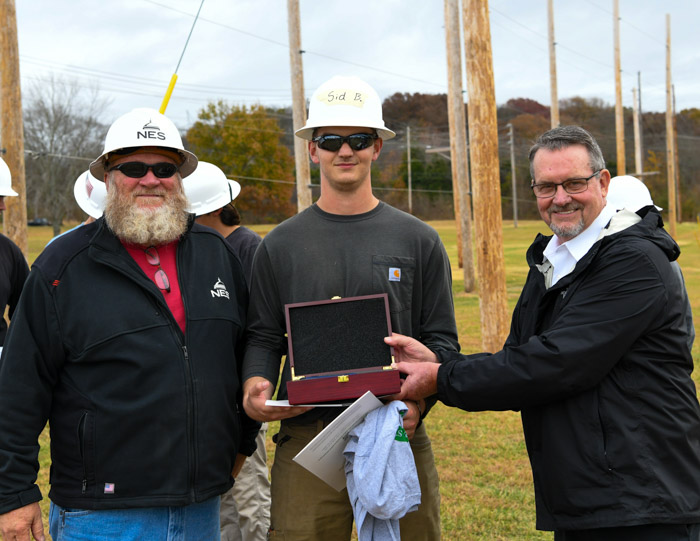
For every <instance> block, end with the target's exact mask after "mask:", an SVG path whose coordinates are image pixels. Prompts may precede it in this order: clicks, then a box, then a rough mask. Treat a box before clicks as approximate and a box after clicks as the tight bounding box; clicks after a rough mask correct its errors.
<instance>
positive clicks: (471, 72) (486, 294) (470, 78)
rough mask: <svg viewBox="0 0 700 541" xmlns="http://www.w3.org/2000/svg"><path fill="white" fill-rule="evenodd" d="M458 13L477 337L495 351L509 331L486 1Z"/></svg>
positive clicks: (469, 0)
mask: <svg viewBox="0 0 700 541" xmlns="http://www.w3.org/2000/svg"><path fill="white" fill-rule="evenodd" d="M462 18H463V20H464V40H465V44H464V51H465V54H466V66H467V93H468V95H469V108H468V115H469V141H470V144H469V153H470V158H471V178H472V188H473V192H474V196H473V197H474V223H475V224H476V228H475V231H476V241H475V249H476V254H477V258H476V259H477V273H478V282H479V301H480V302H479V305H480V308H481V341H482V346H483V348H484V350H486V351H498V350H500V349H501V347H502V346H503V342H504V340H505V338H506V336H507V334H508V327H509V322H508V303H507V296H506V279H505V278H506V276H505V265H504V263H503V219H502V216H501V184H500V175H499V166H498V122H497V119H496V93H495V85H494V80H493V57H492V53H491V28H490V24H489V9H488V0H464V2H463V9H462Z"/></svg>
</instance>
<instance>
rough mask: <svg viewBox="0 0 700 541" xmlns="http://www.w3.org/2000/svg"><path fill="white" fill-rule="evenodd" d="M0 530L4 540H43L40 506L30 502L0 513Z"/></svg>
mask: <svg viewBox="0 0 700 541" xmlns="http://www.w3.org/2000/svg"><path fill="white" fill-rule="evenodd" d="M0 532H2V537H3V539H4V540H5V541H31V540H32V536H33V538H34V539H36V541H44V524H43V523H42V521H41V507H39V504H38V503H30V504H29V505H25V506H24V507H20V508H19V509H14V510H12V511H9V512H7V513H4V514H2V515H0Z"/></svg>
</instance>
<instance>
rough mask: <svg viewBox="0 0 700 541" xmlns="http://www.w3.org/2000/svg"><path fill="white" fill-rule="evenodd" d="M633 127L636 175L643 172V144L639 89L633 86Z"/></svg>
mask: <svg viewBox="0 0 700 541" xmlns="http://www.w3.org/2000/svg"><path fill="white" fill-rule="evenodd" d="M632 128H633V130H634V170H635V174H636V175H641V174H642V144H641V137H640V131H639V102H638V101H637V89H636V88H632Z"/></svg>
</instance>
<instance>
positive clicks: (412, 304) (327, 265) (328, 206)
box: [244, 77, 459, 541]
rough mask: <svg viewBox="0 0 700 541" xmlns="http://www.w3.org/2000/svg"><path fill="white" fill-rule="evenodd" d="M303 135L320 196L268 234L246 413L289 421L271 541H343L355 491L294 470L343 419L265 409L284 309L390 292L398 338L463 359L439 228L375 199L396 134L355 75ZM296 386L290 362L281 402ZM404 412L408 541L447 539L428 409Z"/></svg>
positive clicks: (324, 97)
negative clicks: (412, 482) (415, 490)
mask: <svg viewBox="0 0 700 541" xmlns="http://www.w3.org/2000/svg"><path fill="white" fill-rule="evenodd" d="M296 135H297V136H298V137H301V138H302V139H305V140H307V141H309V153H310V155H311V159H312V161H313V162H314V163H316V164H318V165H319V167H320V176H321V195H320V197H319V199H318V201H316V203H315V204H314V205H312V206H311V207H309V208H308V209H306V210H304V211H303V212H301V213H300V214H298V215H297V216H295V217H293V218H290V219H289V220H287V221H285V222H283V223H282V224H280V225H279V226H277V227H276V228H275V229H273V230H272V231H271V232H270V233H268V235H266V236H265V238H264V239H263V241H262V243H261V244H260V246H259V247H258V251H257V252H256V256H255V262H254V265H253V278H252V283H251V306H250V310H249V327H248V333H249V339H248V342H247V348H246V356H245V362H244V381H245V383H244V407H245V408H246V411H247V412H248V414H249V415H250V416H251V417H253V418H254V419H257V420H259V421H272V420H282V422H281V427H280V432H279V433H278V434H277V435H276V436H275V440H276V443H277V447H276V451H275V460H274V464H273V466H272V512H271V526H270V538H271V539H274V535H279V537H280V538H283V539H287V540H290V539H291V540H302V539H303V540H319V541H321V540H328V539H333V540H334V541H335V540H341V541H342V540H349V539H350V535H351V531H352V523H353V512H352V506H351V504H350V501H349V499H348V492H347V490H345V489H344V490H342V491H341V492H338V491H336V490H335V489H334V488H331V487H330V486H329V485H327V484H326V483H325V482H324V481H322V480H321V479H319V478H318V477H316V476H315V475H314V474H312V473H310V472H309V471H307V470H306V469H304V468H302V467H301V466H299V465H298V464H296V463H294V462H293V461H292V459H293V457H294V456H295V454H296V453H297V452H298V451H299V450H301V449H302V448H303V447H304V446H305V445H306V444H307V443H308V442H309V441H310V440H311V439H312V438H313V437H314V436H315V435H316V434H318V432H320V431H321V430H322V429H323V428H324V427H325V426H326V425H327V424H328V423H329V422H330V421H332V420H333V419H334V418H335V417H336V416H337V415H339V413H340V410H339V409H338V408H314V409H309V408H303V407H288V408H277V407H270V406H266V405H265V401H266V399H269V398H270V397H271V396H272V394H273V391H274V389H275V387H276V385H277V381H278V375H279V371H280V358H281V356H282V355H283V354H284V353H285V352H286V338H285V323H284V321H285V317H284V305H285V304H287V303H296V302H309V301H320V300H327V299H331V298H332V297H335V296H339V297H353V296H359V295H368V294H373V293H387V294H388V296H389V305H390V312H391V324H392V328H393V329H395V330H396V331H397V332H402V331H403V332H405V333H407V334H409V335H411V336H415V337H416V338H419V339H420V340H422V341H423V342H424V343H425V344H426V345H427V346H429V347H430V348H433V349H435V350H440V351H441V350H446V351H457V350H458V349H459V345H458V342H457V329H456V325H455V320H454V309H453V303H452V279H451V270H450V264H449V260H448V257H447V254H446V252H445V248H444V246H443V245H442V242H441V241H440V238H439V236H438V234H437V232H436V231H435V230H433V229H432V228H431V227H429V226H428V225H426V224H424V223H423V222H421V221H420V220H418V219H416V218H414V217H413V216H410V215H409V214H406V213H404V212H401V211H399V210H397V209H394V208H392V207H391V206H389V205H387V204H386V203H383V202H381V201H379V200H378V199H377V198H376V197H375V195H374V193H373V192H372V184H371V176H370V169H371V165H372V162H373V161H374V160H376V159H377V158H378V157H379V154H380V152H381V149H382V144H383V140H384V139H390V138H392V137H394V135H395V134H394V132H393V131H391V130H389V129H388V128H386V126H385V125H384V120H383V118H382V108H381V102H380V100H379V96H378V95H377V93H376V92H375V91H374V89H372V88H371V87H370V86H369V85H368V84H367V83H365V82H364V81H362V80H360V79H358V78H356V77H333V78H332V79H330V80H329V81H327V82H326V83H324V84H323V85H321V86H320V87H319V88H318V89H317V90H316V91H315V92H314V94H313V96H312V98H311V101H310V105H309V118H308V121H307V123H306V125H305V126H304V127H303V128H301V129H300V130H298V131H297V132H296ZM400 329H401V330H400ZM357 338H358V340H361V339H362V337H361V336H358V337H357ZM289 379H290V370H289V365H288V363H285V367H284V371H283V373H282V378H281V383H280V387H279V390H278V398H286V383H287V381H289ZM407 406H408V412H407V413H406V415H405V417H404V419H403V421H404V428H405V429H406V431H407V432H408V434H409V437H410V438H411V446H412V450H413V455H414V458H415V463H416V468H417V471H418V477H419V481H420V488H421V492H422V496H421V505H420V507H419V509H418V510H417V511H415V512H413V513H409V514H407V515H406V516H405V517H404V518H403V519H401V526H400V527H401V539H402V540H404V541H406V540H414V539H415V540H421V541H425V540H434V539H439V537H440V494H439V481H438V476H437V470H436V468H435V463H434V457H433V452H432V448H431V444H430V439H429V438H428V435H427V432H426V427H425V424H423V423H421V417H422V416H424V415H425V414H426V412H427V407H426V404H425V402H424V401H417V402H413V401H409V402H408V403H407Z"/></svg>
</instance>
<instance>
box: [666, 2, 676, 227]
mask: <svg viewBox="0 0 700 541" xmlns="http://www.w3.org/2000/svg"><path fill="white" fill-rule="evenodd" d="M675 163H676V156H675V152H674V148H673V99H672V96H671V15H669V14H668V13H667V14H666V186H667V187H668V232H669V233H670V234H671V236H672V237H673V238H675V237H676V181H675V178H676V174H675V167H674V166H675Z"/></svg>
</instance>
